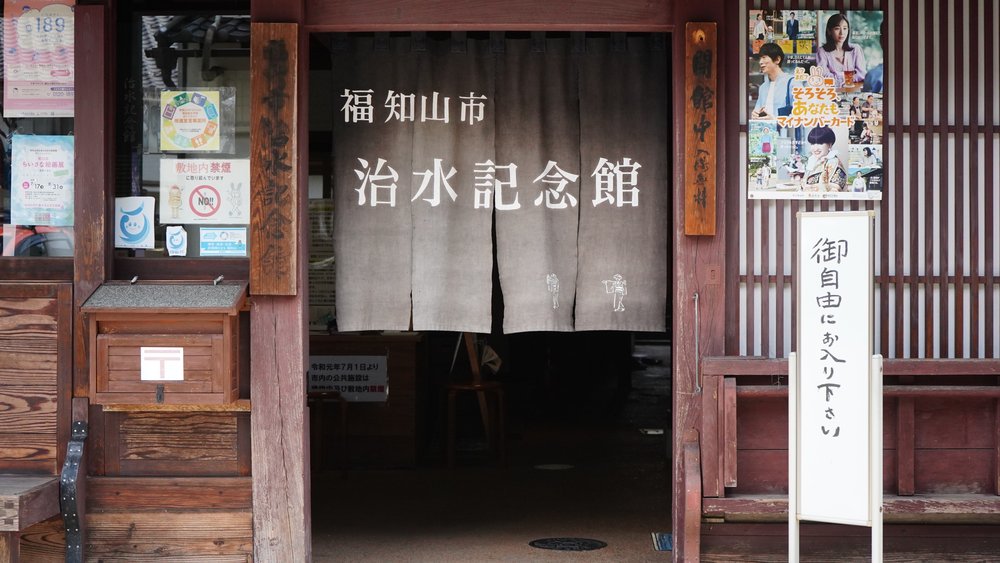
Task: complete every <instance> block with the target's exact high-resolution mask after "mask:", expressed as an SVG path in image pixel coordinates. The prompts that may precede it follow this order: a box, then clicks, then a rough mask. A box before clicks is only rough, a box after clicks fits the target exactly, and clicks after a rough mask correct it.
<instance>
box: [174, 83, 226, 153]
mask: <svg viewBox="0 0 1000 563" xmlns="http://www.w3.org/2000/svg"><path fill="white" fill-rule="evenodd" d="M220 120H221V116H220V114H219V92H218V91H217V90H200V91H192V90H183V91H177V90H164V91H162V92H160V150H161V151H184V152H212V151H219V150H220V144H219V127H220V125H221V123H220Z"/></svg>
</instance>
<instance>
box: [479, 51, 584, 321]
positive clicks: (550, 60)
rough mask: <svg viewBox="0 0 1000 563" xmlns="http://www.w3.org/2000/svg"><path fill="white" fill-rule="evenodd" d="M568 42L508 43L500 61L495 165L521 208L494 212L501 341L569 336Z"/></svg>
mask: <svg viewBox="0 0 1000 563" xmlns="http://www.w3.org/2000/svg"><path fill="white" fill-rule="evenodd" d="M570 51H571V47H570V43H569V42H568V41H566V40H551V39H550V40H544V39H542V40H531V39H513V40H508V41H507V42H506V53H504V54H503V55H500V56H498V58H497V77H498V78H497V93H496V100H497V104H496V105H497V113H496V120H497V123H499V124H500V125H499V126H498V128H497V158H498V159H499V160H500V161H501V162H505V163H506V162H515V163H517V165H518V175H519V180H520V184H519V189H518V191H519V192H520V194H519V195H520V208H519V209H514V210H508V211H497V212H496V232H497V264H498V267H499V270H500V287H501V289H502V291H503V299H504V318H503V331H504V332H505V333H513V332H524V331H533V330H551V331H572V330H573V301H574V298H575V293H576V235H577V219H578V215H579V210H580V178H579V176H580V116H579V97H578V94H577V71H576V66H575V64H574V62H573V60H572V54H571V52H570Z"/></svg>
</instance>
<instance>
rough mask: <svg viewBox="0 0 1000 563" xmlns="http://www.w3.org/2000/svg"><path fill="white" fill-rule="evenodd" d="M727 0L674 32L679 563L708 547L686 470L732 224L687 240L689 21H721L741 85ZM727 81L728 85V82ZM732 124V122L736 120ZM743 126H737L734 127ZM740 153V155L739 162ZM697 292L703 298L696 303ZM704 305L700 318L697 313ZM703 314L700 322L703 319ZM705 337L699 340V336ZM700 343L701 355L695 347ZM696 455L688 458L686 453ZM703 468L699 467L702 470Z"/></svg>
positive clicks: (723, 72) (730, 69)
mask: <svg viewBox="0 0 1000 563" xmlns="http://www.w3.org/2000/svg"><path fill="white" fill-rule="evenodd" d="M724 8H725V3H724V2H700V3H685V2H678V3H677V4H675V5H674V16H675V19H674V30H675V31H674V34H673V67H674V77H675V79H674V96H673V103H674V106H673V116H674V128H673V130H674V136H673V141H674V146H673V149H674V155H673V160H674V163H675V165H674V186H673V189H674V241H673V247H674V268H673V270H674V283H675V285H674V296H673V341H674V350H673V373H674V380H673V389H674V397H673V412H674V422H673V464H674V469H673V476H674V483H673V534H674V561H697V560H698V558H699V555H700V553H699V551H700V547H699V545H700V542H699V541H698V538H695V537H689V536H694V535H698V534H699V533H700V531H699V530H700V526H699V525H698V523H696V522H689V520H690V519H692V518H698V517H697V516H695V514H697V513H696V512H692V511H691V510H685V504H686V503H685V499H686V498H687V497H688V496H689V495H690V493H691V491H692V490H696V489H700V483H698V485H697V486H696V485H695V484H694V483H689V482H688V481H689V480H691V479H695V478H697V479H700V475H701V471H700V467H699V468H688V467H686V464H685V460H688V462H689V463H693V461H692V460H697V459H698V456H693V455H691V453H690V452H691V446H688V447H687V448H685V436H689V437H690V436H693V435H696V434H697V432H696V431H697V429H698V428H700V426H701V409H702V397H701V389H700V382H699V381H698V378H697V373H698V371H699V366H698V364H699V361H700V358H702V357H705V356H713V355H716V356H718V355H723V354H724V353H725V323H726V316H725V303H724V300H725V291H724V289H725V285H724V283H723V280H725V279H726V275H725V274H726V272H725V268H726V263H725V249H726V245H725V241H726V227H727V225H726V221H719V222H718V224H717V228H716V232H715V234H714V235H711V236H687V235H685V234H684V224H685V216H684V206H685V205H686V204H687V202H686V201H685V192H686V187H687V185H688V183H691V182H693V181H694V178H687V177H686V175H685V168H686V167H687V162H686V160H685V159H686V158H687V156H688V155H687V152H688V151H687V147H686V146H685V142H686V140H685V137H686V132H687V131H686V128H687V127H690V124H687V123H685V121H684V115H685V108H686V106H687V104H688V103H689V100H688V98H687V96H686V80H685V78H684V75H685V72H684V69H685V68H686V66H687V64H690V61H687V60H686V58H685V45H686V37H685V34H684V31H683V30H684V29H685V26H686V24H687V23H688V22H717V23H718V28H717V29H718V50H717V54H718V57H717V64H716V72H717V73H718V76H719V77H720V79H719V80H718V82H717V84H719V85H722V84H725V83H726V82H728V81H729V80H735V79H736V77H735V76H734V75H733V73H734V72H738V69H739V66H738V65H737V64H727V63H729V62H730V61H728V60H726V57H725V56H724V55H725V54H728V51H726V45H727V44H728V43H729V41H730V38H729V36H730V35H733V36H734V37H735V36H739V32H738V30H736V28H737V27H738V26H737V25H727V24H728V23H729V22H726V21H725V18H724V12H725V9H724ZM721 77H724V78H725V79H722V78H721ZM724 93H725V90H723V89H718V91H717V92H716V98H715V100H716V106H717V107H718V115H717V119H716V122H715V123H713V124H712V125H711V126H712V127H714V128H715V135H716V138H717V142H716V158H715V161H714V163H713V164H712V166H713V167H714V169H715V171H716V178H717V186H718V193H717V197H716V200H715V206H716V207H715V216H716V217H726V196H725V190H726V188H727V187H728V186H729V184H730V183H731V182H727V178H726V167H725V165H724V163H725V162H726V151H725V149H726V146H727V143H726V142H725V139H726V137H727V136H728V135H735V134H736V131H737V129H736V128H735V127H727V125H728V123H727V113H726V111H725V110H726V109H727V103H726V101H727V100H726V98H725V96H724ZM728 121H732V119H729V120H728ZM734 125H735V123H734ZM737 156H738V155H733V157H734V158H735V157H737ZM695 294H697V299H695ZM696 307H697V315H696V312H695V310H696ZM696 316H697V321H698V322H697V323H696V322H695V321H696ZM696 331H697V334H696ZM696 340H697V350H696V346H695V342H696ZM686 452H687V453H688V455H685V453H686ZM700 462H704V463H718V460H705V459H703V458H702V459H701V460H700ZM700 462H699V465H700Z"/></svg>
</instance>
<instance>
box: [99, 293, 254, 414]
mask: <svg viewBox="0 0 1000 563" xmlns="http://www.w3.org/2000/svg"><path fill="white" fill-rule="evenodd" d="M246 303H247V284H246V282H224V283H219V284H213V283H189V282H140V283H135V284H129V283H128V282H109V283H105V284H103V285H101V286H100V287H99V288H98V289H97V291H95V292H94V294H93V295H92V296H91V297H90V298H89V299H88V300H87V301H86V302H85V303H84V304H83V307H82V308H81V311H82V312H83V314H84V322H85V326H86V329H87V341H88V352H89V361H90V397H91V401H92V402H93V403H96V404H103V405H109V404H185V405H192V404H193V405H199V404H200V405H217V404H228V403H233V402H235V401H236V400H238V399H239V372H240V370H239V334H240V331H239V312H240V311H241V310H243V309H245V307H246Z"/></svg>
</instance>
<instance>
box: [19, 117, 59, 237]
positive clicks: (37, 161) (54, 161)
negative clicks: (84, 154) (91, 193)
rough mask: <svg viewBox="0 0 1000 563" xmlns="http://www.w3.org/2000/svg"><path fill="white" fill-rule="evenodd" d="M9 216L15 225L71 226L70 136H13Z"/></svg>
mask: <svg viewBox="0 0 1000 563" xmlns="http://www.w3.org/2000/svg"><path fill="white" fill-rule="evenodd" d="M10 220H11V223H13V224H15V225H44V226H48V227H72V226H73V137H72V136H70V135H65V136H64V135H15V136H14V138H13V141H12V142H11V219H10Z"/></svg>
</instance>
